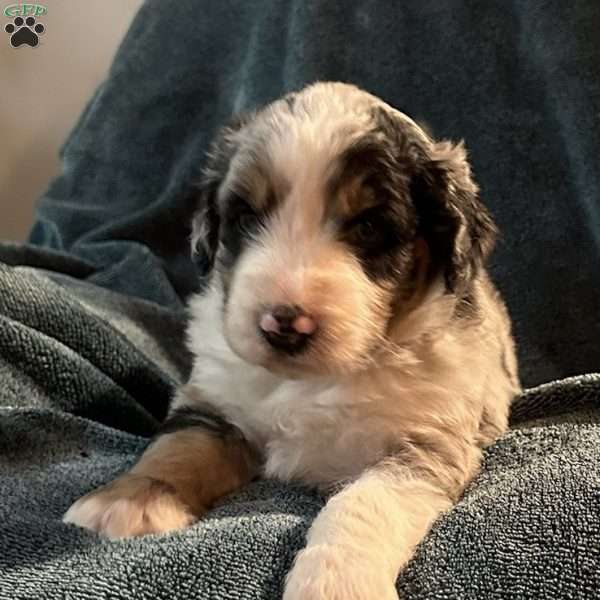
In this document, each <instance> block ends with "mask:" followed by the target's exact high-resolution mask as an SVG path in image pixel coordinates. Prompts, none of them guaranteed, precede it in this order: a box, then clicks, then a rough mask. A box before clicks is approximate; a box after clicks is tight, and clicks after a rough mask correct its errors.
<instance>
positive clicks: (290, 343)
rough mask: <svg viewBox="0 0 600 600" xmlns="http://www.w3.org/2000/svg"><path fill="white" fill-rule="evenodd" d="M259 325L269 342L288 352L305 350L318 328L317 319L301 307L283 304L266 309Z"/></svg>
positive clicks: (274, 346)
mask: <svg viewBox="0 0 600 600" xmlns="http://www.w3.org/2000/svg"><path fill="white" fill-rule="evenodd" d="M258 326H259V328H260V331H261V333H262V334H263V336H264V338H265V339H266V340H267V342H269V344H270V345H271V346H273V348H276V349H277V350H280V351H282V352H285V353H286V354H296V353H297V352H300V351H301V350H303V349H304V347H305V346H306V343H307V342H308V340H309V338H310V337H311V336H312V334H313V333H314V332H315V330H316V329H317V324H316V322H315V320H314V319H313V318H312V317H310V316H309V315H307V314H306V313H304V312H303V311H302V310H301V309H300V308H298V307H296V306H287V305H283V304H282V305H279V306H274V307H272V308H270V309H268V310H266V311H265V312H264V313H263V314H262V315H261V316H260V320H259V323H258Z"/></svg>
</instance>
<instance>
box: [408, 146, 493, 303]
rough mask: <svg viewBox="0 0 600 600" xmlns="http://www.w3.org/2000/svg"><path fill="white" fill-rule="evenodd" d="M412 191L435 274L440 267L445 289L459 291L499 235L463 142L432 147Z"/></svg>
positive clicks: (477, 267) (479, 265)
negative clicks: (482, 197)
mask: <svg viewBox="0 0 600 600" xmlns="http://www.w3.org/2000/svg"><path fill="white" fill-rule="evenodd" d="M411 195H412V198H413V201H414V203H415V206H416V209H417V215H418V220H419V224H418V231H419V235H420V236H421V237H422V238H423V239H424V240H425V242H426V243H427V245H428V248H429V254H430V257H431V259H432V267H433V269H434V273H436V274H437V273H440V272H441V273H442V274H443V276H444V280H445V283H446V288H447V290H448V291H450V292H453V293H456V294H459V295H460V294H461V293H463V292H464V291H465V290H466V289H467V288H468V286H469V283H470V282H471V281H472V279H473V278H474V277H475V275H476V274H477V272H478V270H479V269H480V268H481V267H482V265H483V263H484V261H485V259H486V258H487V256H488V255H489V253H490V252H491V250H492V248H493V246H494V242H495V237H496V227H495V225H494V222H493V220H492V218H491V216H490V214H489V213H488V211H487V209H486V208H485V206H484V205H483V203H482V202H481V200H480V198H479V188H478V187H477V184H476V183H475V181H474V180H473V178H472V176H471V168H470V166H469V163H468V162H467V156H466V151H465V148H464V145H463V143H462V142H460V143H458V144H453V143H451V142H447V141H443V142H437V143H433V144H432V145H431V146H430V148H429V149H428V150H427V152H426V155H425V156H424V157H423V160H422V163H421V164H420V166H419V168H418V170H417V173H416V174H415V175H414V177H413V178H412V180H411Z"/></svg>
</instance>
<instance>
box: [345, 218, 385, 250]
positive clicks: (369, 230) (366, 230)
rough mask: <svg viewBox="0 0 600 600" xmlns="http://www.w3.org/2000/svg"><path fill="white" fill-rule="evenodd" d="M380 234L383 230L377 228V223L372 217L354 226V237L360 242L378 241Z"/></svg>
mask: <svg viewBox="0 0 600 600" xmlns="http://www.w3.org/2000/svg"><path fill="white" fill-rule="evenodd" d="M380 235H381V231H380V230H379V229H378V228H377V224H376V223H374V222H373V220H371V219H365V220H364V221H360V222H359V223H356V225H355V226H354V227H353V228H352V237H353V238H354V239H355V240H356V241H357V242H358V243H359V244H367V245H368V244H371V243H373V242H375V241H377V238H378V237H379V236H380Z"/></svg>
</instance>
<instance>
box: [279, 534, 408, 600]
mask: <svg viewBox="0 0 600 600" xmlns="http://www.w3.org/2000/svg"><path fill="white" fill-rule="evenodd" d="M283 600H399V599H398V594H397V592H396V586H395V582H394V581H392V580H391V579H390V577H389V575H388V574H387V573H386V572H385V569H383V568H377V567H376V566H374V563H373V561H372V559H371V560H370V561H369V562H367V561H364V562H362V561H361V560H360V557H359V556H356V555H353V554H352V552H351V551H349V550H345V549H341V548H339V547H337V546H324V545H323V546H313V547H309V548H306V549H305V550H303V551H302V552H300V554H298V556H297V558H296V561H295V562H294V566H293V567H292V570H291V571H290V573H289V575H288V576H287V579H286V584H285V590H284V593H283Z"/></svg>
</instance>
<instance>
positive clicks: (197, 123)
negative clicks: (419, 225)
mask: <svg viewBox="0 0 600 600" xmlns="http://www.w3.org/2000/svg"><path fill="white" fill-rule="evenodd" d="M599 28H600V7H598V5H597V4H596V3H594V2H592V1H591V0H590V1H589V2H585V1H582V2H578V3H573V5H570V4H569V3H564V2H560V1H559V0H557V1H555V2H553V1H537V2H528V3H505V2H498V3H479V2H468V1H459V0H456V1H452V2H444V3H440V2H437V1H436V2H434V1H431V2H428V1H423V0H419V1H417V0H414V1H412V0H406V1H404V2H389V3H388V2H370V1H365V0H357V1H356V2H354V1H351V0H348V1H346V2H326V1H321V2H320V1H316V0H309V1H300V0H298V1H297V2H294V1H278V0H277V1H276V0H273V1H271V2H269V1H267V0H265V1H263V2H257V3H255V2H242V1H239V2H234V1H232V0H220V1H219V2H212V1H205V2H201V3H200V2H191V1H189V2H185V1H181V0H180V1H175V0H161V1H160V2H159V1H158V0H154V1H149V2H147V3H146V4H145V5H144V6H143V8H142V10H141V11H140V14H139V15H138V17H137V18H136V20H135V21H134V23H133V25H132V28H131V30H130V32H129V34H128V35H127V37H126V39H125V41H124V43H123V45H122V47H121V49H120V51H119V53H118V55H117V57H116V60H115V62H114V65H113V67H112V69H111V72H110V74H109V77H108V79H107V81H106V82H105V83H104V84H103V85H102V86H101V87H100V89H99V90H98V92H97V93H96V95H95V97H94V98H93V99H92V100H91V102H90V104H89V106H88V108H87V110H86V111H85V112H84V114H83V115H82V117H81V120H80V122H79V124H78V125H77V127H76V128H75V130H74V131H73V133H72V134H71V136H70V138H69V139H68V141H67V142H66V144H65V146H64V149H63V161H64V171H63V174H62V175H61V176H60V177H59V178H58V179H57V180H56V181H55V182H54V183H53V184H52V185H51V187H50V189H49V190H48V192H47V194H46V195H45V196H44V197H43V198H42V199H41V201H40V205H39V209H38V214H37V220H36V224H35V226H34V229H33V231H32V234H31V239H30V244H28V245H14V244H2V245H0V599H2V600H5V599H10V600H16V599H21V598H28V599H39V598H41V599H44V598H52V599H54V598H56V599H59V598H60V599H61V600H62V599H63V598H73V599H84V598H85V599H88V598H90V599H91V598H94V599H96V598H117V599H121V598H122V599H125V598H148V599H159V598H169V599H171V598H176V599H178V600H183V599H187V598H202V599H204V598H207V599H230V598H231V599H244V600H245V599H255V598H257V599H258V598H264V599H276V598H277V597H278V595H279V594H280V591H281V586H282V582H283V577H284V574H285V572H286V571H287V569H288V568H289V566H290V564H291V561H292V559H293V556H294V554H295V552H296V551H297V550H298V549H299V548H300V547H301V546H302V545H303V543H304V535H305V533H306V530H307V528H308V526H309V525H310V522H311V520H312V518H313V517H314V516H315V514H316V513H317V511H318V510H319V508H320V506H321V504H322V499H321V498H320V497H319V496H318V495H317V494H315V493H314V492H311V491H310V490H306V489H302V488H299V487H293V486H284V485H281V484H279V483H276V482H271V481H261V482H257V483H255V484H253V485H251V486H249V487H248V488H247V489H245V490H243V491H242V492H240V493H239V494H236V495H234V496H232V497H230V498H227V499H225V500H224V502H223V503H222V505H221V506H219V507H218V508H217V509H215V510H214V511H212V512H211V513H210V514H209V515H208V516H207V517H206V518H205V519H204V520H202V521H201V522H199V523H198V524H196V525H195V526H193V527H191V528H189V529H187V530H185V531H182V532H178V533H176V534H172V535H165V536H150V537H147V538H141V539H134V540H126V541H118V542H110V541H106V540H101V539H98V538H97V537H95V536H94V535H92V534H90V533H88V532H86V531H83V530H79V529H77V528H75V527H72V526H66V525H64V524H62V522H61V515H62V514H63V512H64V511H65V510H66V508H67V507H68V506H69V505H70V503H71V502H72V501H73V500H74V499H75V498H77V497H79V496H80V495H81V494H83V493H85V492H87V491H89V490H90V489H92V488H94V487H96V486H97V485H99V484H101V483H104V482H106V481H107V480H109V479H111V478H112V477H114V476H115V475H116V474H118V473H120V472H121V471H123V470H125V469H127V468H128V467H129V466H130V465H131V464H132V462H133V461H135V459H136V457H137V456H138V455H139V453H140V452H141V451H142V450H143V449H144V447H145V445H146V444H147V443H148V440H149V437H150V436H151V435H152V433H153V431H154V430H155V428H156V426H157V424H158V423H159V422H160V420H161V419H162V418H163V417H164V415H165V413H166V409H167V405H168V401H169V397H170V395H171V393H172V390H173V388H174V386H175V385H177V383H179V382H181V381H183V380H185V377H186V374H187V372H188V369H189V356H188V355H187V353H186V352H185V349H184V348H183V344H182V339H183V328H184V324H185V314H184V304H185V298H186V296H187V295H188V294H189V293H190V291H192V290H194V289H196V288H197V287H198V285H199V282H198V278H197V276H196V273H195V272H194V268H193V265H192V263H191V262H190V260H189V258H188V252H187V244H188V241H187V236H188V234H189V229H188V222H189V221H188V220H189V213H190V211H191V210H192V207H193V194H191V191H190V182H193V181H194V179H195V177H197V173H198V168H199V166H200V164H201V157H202V153H203V152H204V151H205V149H206V146H207V143H208V140H209V138H210V136H211V135H212V133H213V132H214V130H215V128H216V127H217V126H218V124H219V123H220V122H222V121H223V120H225V119H227V118H228V116H229V115H230V114H231V113H232V112H235V111H238V110H243V109H247V108H251V107H253V106H255V105H258V104H261V103H263V102H266V101H268V100H270V99H272V98H274V97H276V96H278V95H280V94H281V93H282V92H283V91H287V90H289V89H293V88H296V87H299V86H301V85H302V84H303V83H305V82H307V81H312V80H314V79H341V80H346V81H353V82H355V83H357V84H359V85H361V86H363V87H365V88H367V89H369V90H370V91H372V92H374V93H376V94H378V95H380V96H382V97H384V98H385V99H387V100H389V101H390V102H391V103H392V104H394V105H396V106H398V107H399V108H401V109H403V110H405V111H406V112H408V113H410V114H412V115H413V116H415V117H417V118H421V119H424V120H425V121H426V122H427V123H428V125H429V126H430V128H431V129H432V130H433V131H434V132H435V133H436V134H437V135H439V136H449V137H453V138H458V137H465V138H466V141H467V146H468V147H469V148H470V150H471V159H472V163H473V165H474V169H475V173H476V176H477V178H478V180H479V182H480V184H481V186H482V190H483V195H484V198H485V199H486V201H487V203H488V204H489V205H490V207H491V208H492V211H493V212H494V214H495V216H496V219H497V221H498V223H499V225H500V227H501V229H502V231H503V239H502V240H501V243H500V245H499V248H498V251H497V252H496V254H495V262H494V265H493V272H494V275H495V279H496V280H497V282H498V284H499V286H500V287H501V289H502V291H503V292H504V294H505V296H506V298H507V300H508V303H509V308H510V310H511V313H512V314H513V316H514V318H515V326H516V332H517V338H518V342H519V346H520V357H521V364H522V372H523V379H524V381H525V383H526V384H527V385H529V386H533V385H537V387H530V389H529V390H528V391H527V392H525V393H524V394H523V395H522V396H521V397H520V398H518V399H517V400H516V402H515V405H514V408H513V413H512V427H511V430H510V431H509V432H508V433H507V434H506V435H505V436H504V437H503V438H502V439H501V440H499V441H498V442H497V443H496V444H495V445H494V446H492V447H491V448H490V449H489V450H488V451H487V453H486V459H485V464H484V468H483V470H482V473H481V475H480V476H479V477H478V478H477V479H476V481H474V482H473V484H472V485H471V486H470V487H469V489H468V490H467V492H466V493H465V495H464V497H463V498H462V500H461V501H460V502H459V504H458V505H457V506H456V507H455V508H454V509H453V510H451V511H450V512H449V513H447V514H446V515H444V516H443V517H442V518H441V519H440V520H439V521H438V522H437V523H436V525H435V526H434V528H433V530H432V531H431V533H430V534H429V536H428V537H427V538H426V539H425V540H424V542H423V543H422V544H421V545H420V546H419V547H418V549H417V553H416V555H415V558H414V559H413V560H412V561H411V563H410V565H409V567H408V568H407V569H406V570H405V572H404V573H403V574H402V575H401V577H400V578H399V580H398V589H399V591H401V593H402V595H403V597H404V598H407V599H409V600H416V599H436V598H438V599H451V598H452V599H454V598H465V599H466V598H474V599H478V600H479V599H483V598H532V599H533V598H536V599H538V598H541V599H555V598H573V599H575V598H577V599H579V598H583V599H586V598H595V597H597V594H598V592H597V590H598V589H600V458H599V456H600V452H599V449H600V375H594V374H590V373H592V372H593V371H598V369H599V366H600V344H598V338H599V335H598V334H599V333H600V311H599V310H598V306H600V214H599V213H600V202H599V201H598V197H599V192H598V190H599V189H600V163H598V160H597V148H598V147H599V146H600V123H599V121H598V114H600V69H599V67H598V65H600V45H598V43H597V41H596V39H597V35H596V33H597V31H598V30H599ZM0 197H1V190H0ZM586 373H588V374H586ZM560 378H562V379H560ZM558 379H560V380H558ZM548 381H551V383H543V382H548ZM538 384H542V385H538Z"/></svg>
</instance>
